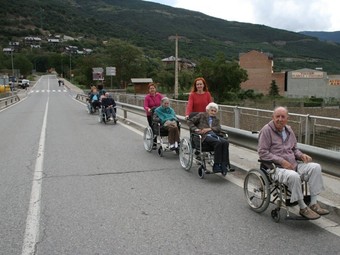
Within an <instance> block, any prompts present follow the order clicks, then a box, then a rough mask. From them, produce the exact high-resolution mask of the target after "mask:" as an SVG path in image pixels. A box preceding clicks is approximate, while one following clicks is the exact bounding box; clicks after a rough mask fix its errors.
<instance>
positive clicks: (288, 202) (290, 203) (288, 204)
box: [286, 198, 299, 206]
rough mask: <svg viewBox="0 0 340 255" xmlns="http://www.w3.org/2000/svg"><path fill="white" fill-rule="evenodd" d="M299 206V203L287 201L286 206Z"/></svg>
mask: <svg viewBox="0 0 340 255" xmlns="http://www.w3.org/2000/svg"><path fill="white" fill-rule="evenodd" d="M298 204H299V203H298V201H295V202H290V199H289V198H287V200H286V206H296V205H298Z"/></svg>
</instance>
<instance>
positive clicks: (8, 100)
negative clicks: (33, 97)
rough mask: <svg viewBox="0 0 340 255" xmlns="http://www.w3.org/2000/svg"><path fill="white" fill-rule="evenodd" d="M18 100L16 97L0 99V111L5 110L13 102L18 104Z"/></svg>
mask: <svg viewBox="0 0 340 255" xmlns="http://www.w3.org/2000/svg"><path fill="white" fill-rule="evenodd" d="M19 100H20V98H19V97H18V96H17V95H14V96H9V97H5V98H0V109H3V108H6V107H8V106H10V105H11V104H14V103H15V102H18V101H19Z"/></svg>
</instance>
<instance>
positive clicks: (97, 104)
mask: <svg viewBox="0 0 340 255" xmlns="http://www.w3.org/2000/svg"><path fill="white" fill-rule="evenodd" d="M91 105H92V108H93V109H94V110H96V108H99V107H100V102H99V101H93V102H92V103H91Z"/></svg>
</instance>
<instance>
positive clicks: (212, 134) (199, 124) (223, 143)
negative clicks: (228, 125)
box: [188, 103, 231, 175]
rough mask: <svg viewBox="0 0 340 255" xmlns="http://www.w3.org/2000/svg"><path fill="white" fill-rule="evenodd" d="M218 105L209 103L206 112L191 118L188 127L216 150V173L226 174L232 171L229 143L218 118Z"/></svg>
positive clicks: (214, 166)
mask: <svg viewBox="0 0 340 255" xmlns="http://www.w3.org/2000/svg"><path fill="white" fill-rule="evenodd" d="M217 112H218V105H217V104H216V103H209V104H208V105H207V107H206V112H200V113H197V114H196V115H195V116H193V117H192V118H190V117H189V119H188V125H189V128H190V131H191V132H195V133H196V134H200V135H201V136H202V140H203V143H206V144H209V145H210V146H211V147H212V148H213V149H214V165H213V171H214V173H222V174H224V175H225V174H226V173H227V172H228V171H231V169H230V162H229V142H228V140H227V139H226V138H225V137H224V134H223V133H222V129H221V125H220V120H219V119H218V118H217V117H216V114H217Z"/></svg>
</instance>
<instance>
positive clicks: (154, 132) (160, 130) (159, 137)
mask: <svg viewBox="0 0 340 255" xmlns="http://www.w3.org/2000/svg"><path fill="white" fill-rule="evenodd" d="M154 110H155V109H152V116H153V118H152V127H150V126H148V127H146V128H145V129H144V134H143V141H144V149H145V150H146V151H148V152H151V151H152V150H157V153H158V155H159V156H160V157H163V156H164V152H176V154H177V155H178V154H179V148H176V149H175V150H171V149H170V147H169V146H170V144H169V141H168V135H169V131H168V130H167V128H165V127H164V126H162V125H161V122H160V120H159V118H158V116H157V114H156V113H155V112H154ZM177 127H178V130H179V132H180V129H181V124H180V123H179V122H178V121H177Z"/></svg>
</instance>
